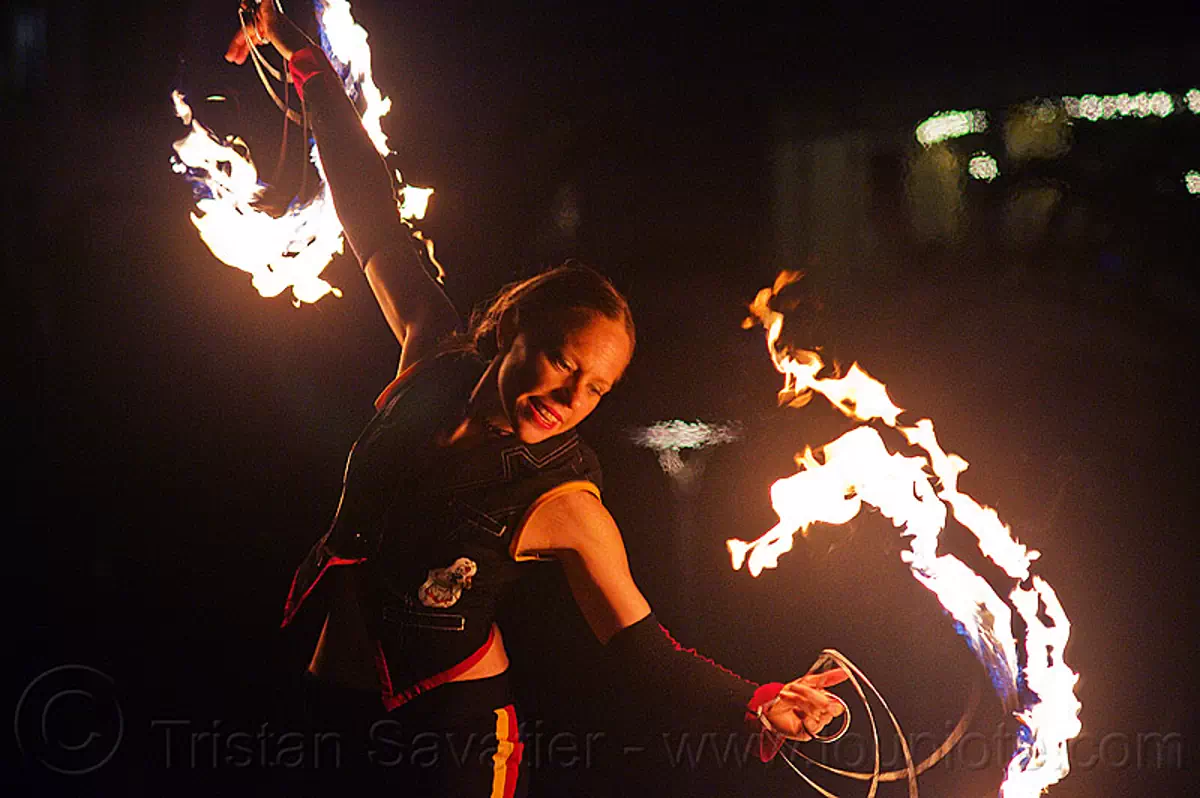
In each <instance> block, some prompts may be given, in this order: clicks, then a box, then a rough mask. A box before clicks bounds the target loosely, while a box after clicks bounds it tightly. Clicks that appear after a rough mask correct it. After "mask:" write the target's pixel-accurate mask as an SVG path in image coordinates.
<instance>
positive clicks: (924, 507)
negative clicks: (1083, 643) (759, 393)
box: [726, 272, 1080, 798]
mask: <svg viewBox="0 0 1200 798" xmlns="http://www.w3.org/2000/svg"><path fill="white" fill-rule="evenodd" d="M802 277H803V275H802V274H801V273H800V272H784V273H781V274H780V276H779V278H778V279H777V280H776V281H775V285H774V286H773V287H772V288H766V289H763V290H762V291H760V292H759V294H758V296H757V297H756V298H755V300H754V302H753V303H752V304H751V306H750V312H751V314H752V320H757V322H758V323H760V324H762V326H763V327H764V328H766V330H767V345H768V350H769V351H770V353H771V359H772V360H773V361H774V363H775V367H776V368H777V369H778V370H779V371H780V373H782V374H783V375H784V390H783V391H781V392H780V398H781V400H783V401H791V402H792V403H793V404H795V400H794V399H793V397H798V396H811V395H812V394H814V393H815V394H820V395H822V396H824V397H825V398H826V399H828V400H829V401H830V403H831V404H833V406H834V407H836V408H838V409H839V410H840V411H841V412H842V413H843V414H845V415H846V416H848V417H850V418H853V419H856V420H858V421H861V422H871V421H874V420H879V421H881V422H883V423H884V424H886V425H887V426H888V427H892V428H894V429H897V430H898V431H899V432H900V433H901V434H902V435H903V436H904V438H905V440H907V442H908V443H909V444H910V445H911V446H913V447H915V448H917V449H918V450H920V451H921V452H923V454H919V455H914V456H906V455H902V454H899V453H894V452H889V451H888V449H887V447H886V445H885V444H884V441H883V437H882V436H881V435H880V433H879V432H878V431H877V430H876V429H874V428H873V427H871V426H868V425H867V424H866V423H864V424H863V425H861V426H858V427H856V428H854V429H852V430H850V431H849V432H847V433H845V434H844V435H842V436H841V437H840V438H838V439H837V440H835V441H833V442H831V443H828V444H826V445H825V446H823V447H821V449H820V450H819V451H818V452H814V451H813V450H811V449H806V450H805V451H804V452H803V453H802V454H800V455H798V456H797V458H796V465H797V467H798V469H799V470H798V471H797V473H796V474H794V475H792V476H790V477H786V478H784V479H780V480H778V481H777V482H775V484H774V485H772V486H771V504H772V506H773V507H774V509H775V513H776V515H778V517H779V523H778V524H776V525H775V526H774V527H772V528H771V529H770V530H768V531H767V532H766V533H765V534H764V535H763V536H762V537H760V538H759V539H757V540H755V541H753V542H746V541H742V540H729V541H726V545H727V547H728V549H729V553H730V557H731V560H732V563H733V567H734V569H740V568H741V567H742V566H743V565H745V566H746V567H747V569H748V570H749V571H750V573H751V574H752V575H753V576H758V575H759V574H760V573H762V571H763V569H764V568H775V567H776V566H777V565H778V564H779V557H780V555H782V554H784V553H786V552H787V551H790V550H791V548H792V544H793V540H794V538H795V534H796V532H800V533H801V534H804V533H806V532H807V530H808V528H809V527H810V526H811V525H812V524H814V523H816V522H818V521H820V522H823V523H826V524H842V523H845V522H847V521H849V520H850V519H852V518H854V516H856V515H857V514H858V512H859V510H860V509H861V508H862V505H863V504H864V503H865V504H868V505H871V506H872V507H875V508H877V509H878V510H879V512H880V513H881V514H882V515H883V516H884V517H886V518H888V519H889V520H890V521H891V522H892V523H893V525H895V526H896V527H897V528H898V529H901V530H902V534H904V535H905V536H906V537H908V538H909V539H910V546H909V549H908V550H907V551H905V552H903V553H902V555H901V556H902V559H903V560H904V561H905V562H906V563H907V564H908V565H909V568H910V569H911V570H912V573H913V576H914V577H915V578H916V579H917V581H919V582H920V583H921V584H922V585H924V586H925V587H926V588H928V589H929V590H930V591H932V592H933V593H934V595H936V596H937V598H938V601H939V602H940V603H941V605H942V607H943V608H945V610H946V611H947V612H948V613H949V614H950V615H951V617H953V618H954V620H955V621H956V623H957V625H958V626H959V628H960V629H961V630H962V634H963V635H964V636H965V637H966V639H967V641H968V643H969V645H970V646H971V649H972V651H973V652H974V653H975V655H976V657H978V658H979V660H980V661H981V662H982V663H983V664H984V666H985V667H986V668H987V670H988V673H989V674H990V675H991V677H992V682H993V684H994V685H995V687H996V690H997V692H998V694H999V695H1000V697H1001V699H1002V700H1003V701H1004V702H1005V704H1006V705H1007V706H1013V707H1015V710H1014V713H1013V714H1014V717H1015V718H1016V719H1017V721H1018V722H1019V723H1020V724H1021V726H1022V730H1021V733H1020V734H1019V735H1018V743H1017V747H1016V750H1015V751H1014V753H1013V756H1012V758H1011V760H1010V762H1009V765H1008V769H1007V774H1006V777H1005V781H1004V785H1003V787H1002V792H1001V795H1002V796H1004V798H1018V796H1020V797H1022V798H1025V797H1030V798H1031V797H1032V796H1036V795H1039V794H1040V793H1041V792H1042V791H1043V790H1045V789H1046V788H1048V787H1049V786H1050V785H1052V784H1055V783H1056V782H1058V781H1059V780H1061V779H1062V778H1063V777H1064V776H1066V775H1067V773H1068V772H1069V770H1070V764H1069V760H1068V755H1067V741H1068V740H1070V739H1071V738H1073V737H1075V736H1076V735H1078V734H1079V731H1080V722H1079V711H1080V703H1079V700H1078V699H1077V698H1076V696H1075V692H1074V689H1075V683H1076V681H1077V680H1078V678H1079V677H1078V675H1076V674H1075V673H1074V672H1073V671H1071V669H1070V668H1069V667H1067V665H1066V663H1065V662H1063V658H1062V655H1063V651H1064V650H1065V649H1066V644H1067V638H1068V637H1069V635H1070V623H1069V622H1068V620H1067V616H1066V613H1065V612H1064V611H1063V609H1062V605H1061V604H1060V603H1059V601H1058V597H1057V595H1056V594H1055V593H1054V590H1053V589H1052V588H1051V587H1050V585H1049V584H1048V583H1047V582H1046V581H1045V580H1043V579H1041V578H1040V577H1038V576H1032V577H1031V575H1030V566H1031V564H1032V563H1033V561H1035V560H1036V559H1037V558H1038V557H1039V556H1040V554H1039V553H1038V552H1037V551H1033V550H1030V549H1028V548H1026V547H1025V546H1024V545H1022V544H1021V543H1020V542H1018V541H1017V540H1016V539H1015V538H1014V537H1013V535H1012V531H1011V530H1010V529H1009V528H1008V527H1007V526H1006V525H1005V524H1004V523H1003V522H1002V521H1001V520H1000V517H999V515H998V514H997V513H996V511H995V510H993V509H992V508H990V507H986V506H983V505H981V504H979V503H978V502H976V501H975V500H974V499H973V498H971V497H970V496H968V495H967V494H965V493H962V492H961V491H959V490H958V476H959V474H961V473H962V472H963V471H965V470H966V468H967V465H968V464H967V461H966V460H964V459H963V458H961V457H959V456H958V455H956V454H952V453H948V452H946V451H945V450H944V449H943V448H942V446H941V445H940V444H939V443H938V440H937V436H936V435H935V433H934V428H933V422H932V421H930V420H929V419H921V420H920V421H918V422H917V423H916V424H914V425H913V426H897V425H898V417H899V415H900V414H901V413H902V412H904V411H903V410H902V409H901V408H899V407H897V406H896V405H895V404H893V403H892V401H891V399H890V398H889V397H888V394H887V389H886V388H885V386H884V385H883V384H882V383H880V382H878V381H877V380H875V379H873V378H871V377H870V375H868V374H867V373H866V372H865V371H863V370H862V369H861V368H859V367H858V365H857V364H855V365H854V366H852V367H851V368H850V370H849V371H848V372H847V373H846V374H845V376H842V377H837V376H834V377H826V378H821V377H818V376H817V375H818V374H820V373H821V372H822V370H823V369H824V368H825V364H824V363H823V361H822V360H821V358H820V356H819V355H818V354H817V353H816V352H814V351H810V350H799V349H791V348H790V347H788V346H786V345H781V344H780V343H779V342H780V339H781V333H782V331H783V326H784V315H783V312H781V310H780V309H778V308H777V307H776V305H777V304H779V305H782V304H785V303H784V302H782V301H781V300H779V295H780V293H781V292H782V291H783V289H784V288H786V287H787V286H788V285H791V284H793V283H795V282H797V281H798V280H799V279H801V278H802ZM751 323H753V321H751ZM947 508H949V510H950V512H951V513H953V515H954V518H955V519H956V520H957V521H958V522H959V523H960V524H962V525H963V526H964V527H966V528H967V529H969V530H970V531H971V532H972V533H973V534H974V536H975V539H976V541H977V542H978V544H979V549H980V551H981V552H982V553H983V554H984V555H985V556H986V557H987V558H988V559H990V560H991V561H992V562H994V563H995V564H996V565H998V566H999V567H1000V568H1001V569H1003V570H1004V572H1005V573H1006V574H1007V575H1008V576H1010V577H1011V578H1012V579H1014V580H1017V584H1016V586H1015V587H1014V588H1013V590H1012V592H1011V593H1010V594H1009V596H1008V599H1009V600H1008V602H1006V601H1004V600H1003V599H1001V598H1000V596H998V595H997V594H996V592H995V591H994V590H993V589H992V587H991V585H989V584H988V582H987V581H986V580H985V579H983V578H982V577H981V576H979V575H978V574H976V573H975V572H974V571H972V570H971V569H970V568H969V567H968V566H967V565H965V564H964V563H963V562H962V561H960V560H959V559H957V558H956V557H954V556H952V555H949V554H943V555H939V554H938V553H937V548H938V536H939V534H940V533H941V530H942V529H943V528H944V526H945V523H946V516H947ZM1023 585H1028V586H1023ZM1014 609H1015V610H1016V613H1017V615H1019V616H1020V618H1021V620H1022V622H1023V623H1024V625H1025V628H1026V631H1025V639H1024V646H1025V653H1026V657H1025V661H1026V664H1025V667H1024V668H1023V669H1022V668H1021V667H1020V664H1019V660H1018V655H1017V639H1016V636H1015V634H1014V633H1013V610H1014Z"/></svg>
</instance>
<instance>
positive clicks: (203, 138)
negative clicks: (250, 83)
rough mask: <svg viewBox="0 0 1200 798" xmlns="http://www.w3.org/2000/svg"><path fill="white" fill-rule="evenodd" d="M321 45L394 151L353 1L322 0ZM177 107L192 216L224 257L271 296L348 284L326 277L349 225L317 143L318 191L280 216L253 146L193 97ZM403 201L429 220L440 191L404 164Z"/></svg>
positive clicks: (177, 160)
mask: <svg viewBox="0 0 1200 798" xmlns="http://www.w3.org/2000/svg"><path fill="white" fill-rule="evenodd" d="M313 5H314V10H315V11H316V16H317V24H318V26H319V27H320V31H321V46H322V49H324V50H325V53H326V54H327V55H328V56H329V59H330V61H331V62H333V64H334V66H335V68H337V70H338V72H339V74H341V75H342V79H343V82H344V84H345V86H346V89H347V91H348V92H349V94H350V95H351V97H352V98H354V99H356V100H357V101H358V105H359V108H360V110H361V112H362V122H363V127H364V128H365V129H366V131H367V133H368V135H369V136H370V137H371V141H372V143H373V144H374V145H375V148H376V150H378V151H379V154H380V155H383V156H387V155H389V154H391V150H390V149H389V147H388V143H387V137H386V136H385V135H384V133H383V129H382V127H381V124H380V120H381V119H382V118H383V117H384V116H385V115H386V114H387V113H388V111H389V110H390V109H391V100H389V99H388V98H387V97H384V96H383V94H382V93H381V92H380V91H379V88H378V87H377V86H376V85H375V81H374V78H373V77H372V74H371V48H370V47H369V46H368V45H367V32H366V31H365V30H363V28H362V27H361V26H359V25H358V24H356V23H355V21H354V18H353V17H352V16H351V14H350V4H349V3H348V2H346V0H315V2H314V4H313ZM172 100H173V101H174V103H175V112H176V115H177V116H179V118H180V119H181V120H182V121H183V123H184V124H185V125H190V126H191V130H190V131H189V133H188V135H187V136H186V137H185V138H183V139H180V140H179V141H177V142H175V145H174V147H175V157H174V158H173V159H172V165H173V168H174V170H175V171H176V172H178V173H180V174H182V175H184V176H185V177H186V178H187V179H188V180H189V181H191V182H192V184H193V187H194V190H195V192H196V197H197V199H196V211H195V212H194V213H193V214H192V217H191V218H192V223H193V224H194V225H196V229H197V230H199V231H200V237H201V238H202V239H203V240H204V243H206V244H207V245H208V248H209V249H210V250H212V253H213V255H215V256H216V257H217V258H218V259H219V260H221V261H222V262H224V263H226V264H228V265H230V266H233V267H236V268H238V269H241V270H242V271H245V272H249V273H250V275H251V283H252V285H253V286H254V287H255V288H256V289H257V290H258V292H259V293H260V294H261V295H263V296H267V297H270V296H277V295H279V294H280V293H282V292H283V291H285V290H287V289H288V288H291V289H292V295H293V297H294V299H295V302H296V303H297V304H299V303H301V302H316V301H317V300H318V299H320V298H321V297H323V296H325V295H326V294H330V293H332V294H333V295H335V296H340V295H341V293H340V292H339V291H338V290H337V289H336V288H334V287H333V286H331V285H330V284H329V283H328V282H326V281H325V280H324V279H322V278H321V276H320V275H321V272H322V271H323V270H324V269H325V267H326V266H327V265H328V264H329V261H330V260H332V259H333V256H334V255H337V254H339V253H341V252H343V251H344V242H343V237H342V225H341V222H340V221H338V218H337V214H336V213H335V212H334V209H333V202H332V200H331V199H330V196H329V187H328V185H327V184H326V183H325V173H324V170H323V169H322V168H321V157H320V153H319V152H318V151H317V147H316V144H313V146H312V150H311V158H312V162H313V165H314V166H315V167H316V170H317V175H318V176H319V178H320V183H319V185H318V188H317V191H316V193H315V195H314V196H313V197H312V198H311V199H308V200H303V201H302V200H301V199H300V198H296V199H294V200H293V201H292V203H291V204H290V205H289V206H288V208H287V210H286V211H284V213H283V214H282V215H280V216H272V215H271V214H269V213H267V212H266V211H265V210H262V209H261V208H259V207H258V201H259V199H260V198H261V196H262V193H263V190H264V189H265V188H266V186H265V184H263V183H262V182H260V181H259V176H258V171H257V169H256V168H255V166H254V162H253V160H252V159H251V157H250V150H249V148H248V147H247V146H246V145H245V143H244V142H243V141H242V140H241V139H239V138H237V137H236V136H229V137H227V138H225V139H221V138H219V137H217V135H216V134H214V133H213V132H212V131H211V130H209V129H208V128H207V127H205V126H204V125H202V124H201V123H200V122H199V121H198V120H196V119H195V118H194V115H193V113H192V109H191V108H190V107H189V106H188V104H187V102H186V101H185V98H184V96H183V95H182V94H181V93H180V92H178V91H176V92H173V93H172ZM396 179H397V183H398V185H400V186H401V187H402V188H401V191H400V195H399V198H398V200H397V207H398V209H399V212H400V215H401V216H402V217H403V218H405V219H422V218H424V216H425V209H426V206H427V204H428V202H429V196H430V195H431V194H432V193H433V189H431V188H418V187H415V186H408V185H405V184H404V181H403V179H402V177H401V175H400V173H399V172H396Z"/></svg>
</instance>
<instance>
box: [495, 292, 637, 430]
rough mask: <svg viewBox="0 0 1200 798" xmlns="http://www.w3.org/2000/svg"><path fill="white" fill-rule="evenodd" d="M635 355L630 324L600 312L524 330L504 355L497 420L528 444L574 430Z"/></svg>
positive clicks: (514, 339)
mask: <svg viewBox="0 0 1200 798" xmlns="http://www.w3.org/2000/svg"><path fill="white" fill-rule="evenodd" d="M632 355H633V347H632V343H631V342H630V340H629V334H628V333H627V332H626V331H625V324H624V323H623V322H620V321H614V320H613V319H610V318H608V317H606V316H602V315H600V314H588V315H586V316H584V317H583V318H582V320H580V321H577V322H576V323H574V324H570V325H566V327H565V328H560V329H553V330H547V331H541V330H536V331H535V330H519V331H518V332H517V333H516V335H515V336H514V337H513V339H512V342H511V344H510V345H509V346H508V348H507V350H505V351H504V352H503V354H502V360H501V363H500V368H499V371H498V374H497V385H498V388H499V393H500V404H501V406H502V407H503V409H504V419H503V420H501V419H496V420H495V421H496V423H497V425H498V426H502V427H503V426H507V427H508V428H509V429H511V430H512V432H513V433H515V434H516V436H517V437H518V438H520V439H521V440H522V441H523V442H525V443H537V442H538V441H543V440H545V439H546V438H550V437H553V436H554V435H560V434H562V433H564V432H566V431H567V430H570V429H573V428H574V427H575V426H576V425H577V424H579V422H581V421H583V420H584V419H585V418H587V416H588V414H589V413H591V412H592V410H594V409H595V408H596V405H597V404H598V403H599V402H600V398H601V397H602V396H604V394H606V393H608V391H610V390H611V389H612V387H613V386H614V385H615V384H616V383H617V380H619V379H620V378H621V374H623V373H624V371H625V367H626V366H627V365H629V359H630V357H631V356H632ZM505 422H507V423H506V424H505Z"/></svg>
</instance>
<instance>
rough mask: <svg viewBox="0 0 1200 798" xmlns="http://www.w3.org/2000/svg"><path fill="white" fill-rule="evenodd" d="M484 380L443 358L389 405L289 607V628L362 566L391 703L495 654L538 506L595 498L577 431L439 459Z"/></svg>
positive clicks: (354, 454)
mask: <svg viewBox="0 0 1200 798" xmlns="http://www.w3.org/2000/svg"><path fill="white" fill-rule="evenodd" d="M484 369H485V364H483V363H481V362H480V361H479V360H478V359H477V358H475V357H474V356H470V355H463V354H449V355H442V356H440V357H438V358H437V359H436V360H434V361H433V362H432V363H430V364H428V365H426V366H424V367H423V368H421V370H420V371H418V372H417V373H415V374H413V375H412V376H411V377H410V378H409V379H407V380H405V381H404V382H403V383H401V384H400V386H399V387H398V389H397V390H396V391H395V392H394V393H393V394H392V395H391V396H389V397H388V398H387V401H386V403H385V404H384V405H383V407H382V408H381V409H380V410H379V412H378V413H377V414H376V415H375V417H374V418H373V419H372V420H371V421H370V423H368V424H367V426H366V428H365V429H364V430H363V433H362V435H360V436H359V438H358V440H357V441H356V442H355V445H354V447H353V448H352V449H351V451H350V456H349V458H348V460H347V464H346V474H345V480H344V485H343V489H342V499H341V502H340V503H339V506H338V512H337V516H336V517H335V519H334V522H333V524H332V526H331V528H330V530H329V531H328V532H327V533H326V534H325V536H324V537H322V538H321V540H319V541H318V542H317V544H316V546H314V547H313V549H312V551H311V552H310V553H309V555H308V557H307V558H306V559H305V561H304V562H303V563H302V564H301V566H300V568H299V569H297V572H296V579H295V581H294V582H293V584H292V590H291V593H290V595H289V597H288V604H287V607H286V609H285V618H284V625H287V623H289V622H290V621H291V619H292V617H293V616H294V614H295V612H296V611H297V610H298V609H299V606H300V604H301V603H302V602H303V600H304V598H305V597H306V596H307V595H308V594H309V593H310V592H311V591H312V589H313V588H314V587H315V585H316V584H317V582H318V581H319V579H320V577H321V575H322V574H323V573H324V571H325V569H327V568H328V567H330V565H336V564H338V563H339V562H341V563H347V561H349V562H353V563H358V564H357V565H354V566H353V567H359V568H363V569H364V573H365V575H366V577H367V578H366V579H365V580H361V582H362V583H365V586H366V588H365V595H362V596H360V598H361V602H360V604H361V606H362V608H363V611H364V613H365V615H366V617H365V618H364V620H365V621H366V624H367V628H368V630H369V631H370V632H371V634H372V637H373V638H374V639H375V640H376V641H377V642H378V644H379V650H380V653H381V659H382V660H383V661H382V662H380V663H378V664H380V665H382V666H383V668H384V669H385V670H384V672H385V673H386V674H387V677H388V681H390V683H391V685H392V687H393V688H394V689H395V690H396V691H403V690H405V689H407V688H408V687H410V686H411V685H414V684H416V683H418V682H420V681H421V680H423V679H426V678H428V677H430V676H433V675H434V674H437V673H440V672H442V671H445V670H446V669H448V668H451V667H452V666H454V665H456V664H458V663H460V662H462V661H463V660H464V659H465V658H467V657H468V656H470V655H471V653H472V652H474V651H476V650H478V649H479V648H480V647H481V646H482V645H483V644H484V643H485V642H486V641H487V638H488V634H489V632H490V630H491V626H492V622H493V620H494V617H495V610H496V604H497V602H498V600H499V599H500V597H501V596H502V595H503V593H504V591H505V589H506V588H507V587H508V586H509V585H511V584H512V583H513V582H514V581H515V580H516V579H517V578H519V576H520V574H521V571H522V565H521V564H520V563H518V562H517V561H516V560H515V558H514V556H513V555H514V552H513V551H512V546H513V540H514V537H515V535H516V534H517V533H518V532H519V527H520V524H521V523H522V521H523V520H524V519H525V517H526V513H527V511H528V510H529V508H530V506H531V505H533V504H534V503H535V502H536V500H537V499H538V498H539V497H540V496H542V495H544V494H545V493H547V492H548V491H550V490H552V489H554V488H556V487H558V486H560V485H563V484H564V483H568V482H575V481H581V482H590V483H592V484H594V485H595V486H597V488H598V487H599V485H600V467H599V463H598V461H597V460H596V456H595V454H594V453H593V452H592V450H591V449H590V448H589V447H588V446H587V445H586V444H585V443H584V442H583V441H582V440H581V439H580V438H579V436H578V435H577V434H576V433H575V432H574V431H570V432H567V433H564V434H562V435H558V436H555V437H553V438H550V439H548V440H545V441H542V442H540V443H536V444H525V443H522V442H521V441H520V440H519V439H517V438H516V437H515V436H513V435H499V434H494V435H489V436H488V437H487V438H486V439H485V440H484V441H483V442H481V443H480V444H478V445H476V446H473V447H472V448H470V449H468V450H447V449H442V448H440V447H438V446H437V445H436V442H435V441H434V436H435V434H436V432H437V431H438V430H439V429H444V428H446V427H447V426H448V425H449V424H450V423H451V422H452V421H455V420H457V419H461V418H463V417H464V415H465V412H466V405H467V400H468V399H469V397H470V394H471V391H472V389H473V388H474V387H475V385H476V384H477V382H478V380H479V378H480V376H482V374H483V371H484ZM581 487H586V486H581ZM382 675H383V674H382V673H381V676H382Z"/></svg>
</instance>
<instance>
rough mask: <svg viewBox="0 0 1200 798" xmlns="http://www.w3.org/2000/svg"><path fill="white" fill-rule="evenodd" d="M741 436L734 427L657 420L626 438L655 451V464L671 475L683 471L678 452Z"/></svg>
mask: <svg viewBox="0 0 1200 798" xmlns="http://www.w3.org/2000/svg"><path fill="white" fill-rule="evenodd" d="M740 436H741V427H740V425H738V424H705V423H704V422H702V421H680V420H678V419H675V420H672V421H659V422H657V423H655V424H651V425H650V426H649V427H643V428H641V429H635V430H633V431H632V432H631V433H630V439H631V440H632V441H633V442H634V443H635V444H636V445H638V446H642V447H645V448H647V449H652V450H653V451H656V452H658V464H659V465H660V466H662V470H663V471H665V472H666V473H668V474H670V475H671V476H676V475H677V474H679V473H680V472H682V471H683V470H684V468H685V465H684V462H683V458H682V457H681V456H680V454H679V453H680V451H682V450H684V449H692V450H698V449H707V448H709V447H712V446H720V445H721V444H725V443H733V442H734V441H736V440H737V439H738V438H739V437H740Z"/></svg>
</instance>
